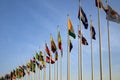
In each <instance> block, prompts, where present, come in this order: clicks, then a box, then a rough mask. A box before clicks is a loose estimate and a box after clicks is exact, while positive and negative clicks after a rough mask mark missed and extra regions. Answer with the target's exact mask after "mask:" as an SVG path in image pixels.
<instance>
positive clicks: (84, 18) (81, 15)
mask: <svg viewBox="0 0 120 80" xmlns="http://www.w3.org/2000/svg"><path fill="white" fill-rule="evenodd" d="M80 9H81V10H80ZM80 17H81V21H82V23H83V25H84V27H85V29H87V28H88V20H87V17H86V14H85V12H84V11H83V9H82V7H79V12H78V19H79V20H80Z"/></svg>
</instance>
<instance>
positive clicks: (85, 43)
mask: <svg viewBox="0 0 120 80" xmlns="http://www.w3.org/2000/svg"><path fill="white" fill-rule="evenodd" d="M82 44H83V45H88V42H87V40H86V39H85V37H82Z"/></svg>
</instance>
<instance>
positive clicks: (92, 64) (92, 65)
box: [90, 15, 94, 80]
mask: <svg viewBox="0 0 120 80" xmlns="http://www.w3.org/2000/svg"><path fill="white" fill-rule="evenodd" d="M92 26H93V25H92V19H91V15H90V41H91V71H92V74H91V77H92V80H94V62H93V47H92Z"/></svg>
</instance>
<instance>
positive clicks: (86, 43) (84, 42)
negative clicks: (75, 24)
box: [78, 30, 88, 45]
mask: <svg viewBox="0 0 120 80" xmlns="http://www.w3.org/2000/svg"><path fill="white" fill-rule="evenodd" d="M78 37H79V38H82V44H83V45H88V42H87V40H86V39H85V37H84V36H83V35H82V33H81V31H80V30H78Z"/></svg>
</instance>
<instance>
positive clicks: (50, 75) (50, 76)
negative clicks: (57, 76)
mask: <svg viewBox="0 0 120 80" xmlns="http://www.w3.org/2000/svg"><path fill="white" fill-rule="evenodd" d="M51 57H52V56H51V54H50V63H49V80H52V73H51Z"/></svg>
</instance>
